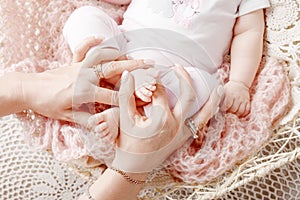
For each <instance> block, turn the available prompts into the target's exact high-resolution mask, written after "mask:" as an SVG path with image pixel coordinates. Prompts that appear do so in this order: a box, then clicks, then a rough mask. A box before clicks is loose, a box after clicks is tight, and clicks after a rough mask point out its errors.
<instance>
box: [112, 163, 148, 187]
mask: <svg viewBox="0 0 300 200" xmlns="http://www.w3.org/2000/svg"><path fill="white" fill-rule="evenodd" d="M109 169H111V170H113V171H115V172H117V173H119V174H121V175H122V176H123V177H124V178H125V179H126V181H128V182H129V183H132V184H136V185H139V184H145V183H146V182H147V181H143V180H136V179H133V178H131V177H130V176H128V174H126V172H124V171H122V170H119V169H116V168H114V167H109Z"/></svg>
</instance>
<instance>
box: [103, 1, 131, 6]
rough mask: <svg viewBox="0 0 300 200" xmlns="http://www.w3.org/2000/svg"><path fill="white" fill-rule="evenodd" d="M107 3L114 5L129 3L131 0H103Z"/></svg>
mask: <svg viewBox="0 0 300 200" xmlns="http://www.w3.org/2000/svg"><path fill="white" fill-rule="evenodd" d="M104 1H106V2H108V3H113V4H116V5H127V4H130V2H131V0H104Z"/></svg>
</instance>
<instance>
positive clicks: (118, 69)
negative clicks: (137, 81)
mask: <svg viewBox="0 0 300 200" xmlns="http://www.w3.org/2000/svg"><path fill="white" fill-rule="evenodd" d="M153 64H154V62H153V61H151V60H120V61H113V62H109V63H105V64H103V66H102V67H103V75H104V77H105V78H106V79H108V78H112V77H114V76H116V75H118V74H122V73H123V72H124V71H125V70H127V71H132V70H135V69H140V68H142V69H147V68H150V67H152V66H153Z"/></svg>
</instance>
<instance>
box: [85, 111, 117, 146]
mask: <svg viewBox="0 0 300 200" xmlns="http://www.w3.org/2000/svg"><path fill="white" fill-rule="evenodd" d="M119 121H120V109H119V108H118V107H114V108H110V109H107V110H105V111H103V112H101V113H97V114H95V115H93V116H91V117H90V118H89V120H88V127H89V128H90V129H92V130H93V131H94V132H95V133H96V134H98V135H99V137H100V138H106V139H107V140H109V141H111V142H114V141H115V140H116V138H117V136H118V130H119Z"/></svg>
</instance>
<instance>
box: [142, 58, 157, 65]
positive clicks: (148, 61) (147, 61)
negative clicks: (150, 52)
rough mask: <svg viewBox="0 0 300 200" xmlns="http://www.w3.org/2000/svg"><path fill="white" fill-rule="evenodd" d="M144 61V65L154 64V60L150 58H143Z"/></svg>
mask: <svg viewBox="0 0 300 200" xmlns="http://www.w3.org/2000/svg"><path fill="white" fill-rule="evenodd" d="M144 63H145V64H146V65H154V64H155V62H154V60H150V59H145V60H144Z"/></svg>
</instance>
